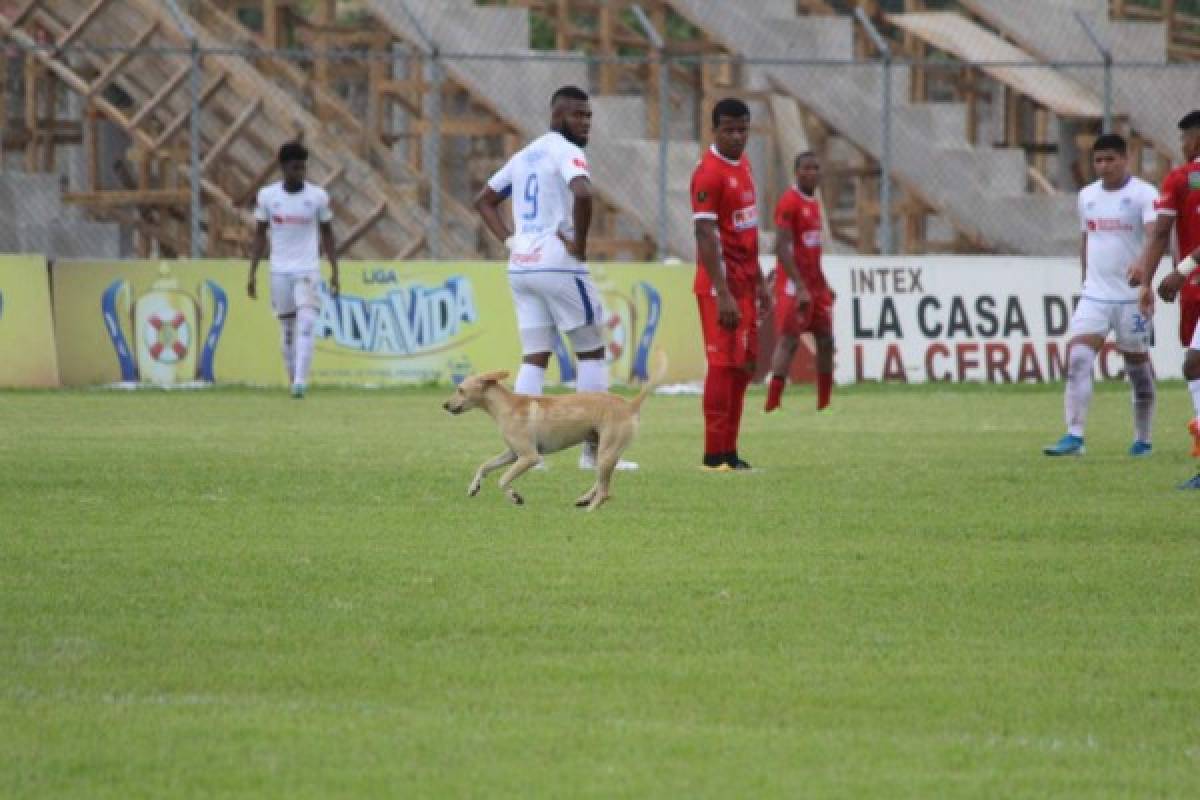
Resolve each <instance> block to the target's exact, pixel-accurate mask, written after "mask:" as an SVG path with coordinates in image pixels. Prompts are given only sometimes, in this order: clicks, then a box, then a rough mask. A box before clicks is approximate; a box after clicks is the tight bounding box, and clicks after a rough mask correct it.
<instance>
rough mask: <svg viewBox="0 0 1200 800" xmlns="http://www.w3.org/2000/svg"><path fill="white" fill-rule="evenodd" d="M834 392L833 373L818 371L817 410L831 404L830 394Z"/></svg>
mask: <svg viewBox="0 0 1200 800" xmlns="http://www.w3.org/2000/svg"><path fill="white" fill-rule="evenodd" d="M832 393H833V373H832V372H818V373H817V411H820V410H822V409H824V408H827V407H828V406H829V395H830V394H832Z"/></svg>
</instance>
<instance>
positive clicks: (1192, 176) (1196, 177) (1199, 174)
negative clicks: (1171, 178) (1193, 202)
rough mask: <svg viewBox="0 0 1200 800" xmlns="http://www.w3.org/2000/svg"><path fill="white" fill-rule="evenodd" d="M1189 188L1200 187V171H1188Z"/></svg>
mask: <svg viewBox="0 0 1200 800" xmlns="http://www.w3.org/2000/svg"><path fill="white" fill-rule="evenodd" d="M1188 188H1189V189H1200V171H1197V170H1193V171H1191V172H1189V173H1188Z"/></svg>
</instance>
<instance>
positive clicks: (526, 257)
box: [512, 247, 542, 267]
mask: <svg viewBox="0 0 1200 800" xmlns="http://www.w3.org/2000/svg"><path fill="white" fill-rule="evenodd" d="M541 260H542V248H541V247H535V248H534V249H533V250H531V251H529V252H528V253H513V254H512V263H513V265H514V266H518V267H528V266H530V265H531V264H537V263H540V262H541Z"/></svg>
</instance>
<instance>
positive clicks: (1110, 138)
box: [1092, 133, 1128, 155]
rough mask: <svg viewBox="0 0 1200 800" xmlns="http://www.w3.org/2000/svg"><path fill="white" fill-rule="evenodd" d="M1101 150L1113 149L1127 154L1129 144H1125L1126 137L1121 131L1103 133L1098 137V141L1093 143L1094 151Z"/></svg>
mask: <svg viewBox="0 0 1200 800" xmlns="http://www.w3.org/2000/svg"><path fill="white" fill-rule="evenodd" d="M1101 150H1112V151H1113V152H1115V153H1120V154H1121V155H1125V153H1126V152H1127V150H1128V145H1126V144H1125V137H1124V136H1122V135H1121V134H1119V133H1102V134H1100V135H1099V136H1097V137H1096V142H1095V143H1094V144H1093V145H1092V152H1093V153H1098V152H1100V151H1101Z"/></svg>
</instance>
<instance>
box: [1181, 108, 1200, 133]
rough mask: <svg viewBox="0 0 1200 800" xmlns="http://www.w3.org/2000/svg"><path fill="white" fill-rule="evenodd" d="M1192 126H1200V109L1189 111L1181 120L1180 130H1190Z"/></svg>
mask: <svg viewBox="0 0 1200 800" xmlns="http://www.w3.org/2000/svg"><path fill="white" fill-rule="evenodd" d="M1192 128H1200V110H1196V111H1189V112H1188V113H1187V114H1185V115H1184V116H1183V119H1181V120H1179V130H1181V131H1190V130H1191V129H1192Z"/></svg>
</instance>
